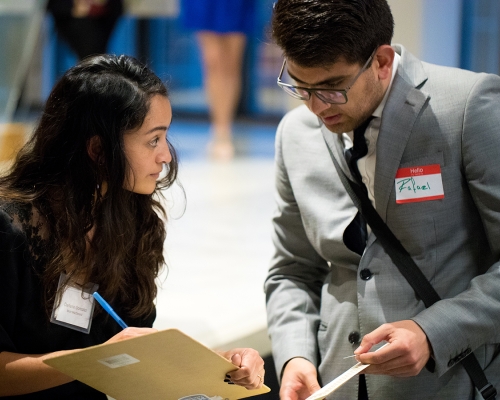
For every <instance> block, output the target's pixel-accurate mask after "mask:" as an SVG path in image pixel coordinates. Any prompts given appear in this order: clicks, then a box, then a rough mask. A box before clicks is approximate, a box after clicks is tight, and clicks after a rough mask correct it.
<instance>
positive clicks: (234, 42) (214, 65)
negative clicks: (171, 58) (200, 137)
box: [181, 0, 256, 161]
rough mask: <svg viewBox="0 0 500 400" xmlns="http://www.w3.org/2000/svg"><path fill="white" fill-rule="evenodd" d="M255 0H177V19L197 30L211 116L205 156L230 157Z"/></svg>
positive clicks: (225, 158) (187, 27)
mask: <svg viewBox="0 0 500 400" xmlns="http://www.w3.org/2000/svg"><path fill="white" fill-rule="evenodd" d="M255 3H256V2H255V0H196V1H194V0H181V22H182V24H183V26H184V27H185V28H186V29H189V30H193V31H196V32H197V39H198V43H199V46H200V50H201V55H202V60H203V70H204V86H205V91H206V95H207V99H208V107H209V112H210V119H211V140H210V142H209V144H208V153H209V156H210V157H211V158H212V159H214V160H219V161H228V160H231V159H232V158H233V157H234V153H235V149H234V143H233V121H234V117H235V114H236V111H237V108H238V104H239V100H240V97H241V89H242V69H243V58H244V53H245V46H246V42H247V37H248V35H249V34H251V33H252V31H253V27H254V21H255V19H254V15H255V7H256V4H255Z"/></svg>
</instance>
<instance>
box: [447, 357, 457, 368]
mask: <svg viewBox="0 0 500 400" xmlns="http://www.w3.org/2000/svg"><path fill="white" fill-rule="evenodd" d="M456 363H457V361H456V360H455V359H454V358H452V359H451V360H450V361H448V368H451V367H453V366H454V365H455V364H456Z"/></svg>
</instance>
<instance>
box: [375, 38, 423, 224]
mask: <svg viewBox="0 0 500 400" xmlns="http://www.w3.org/2000/svg"><path fill="white" fill-rule="evenodd" d="M395 48H396V52H398V53H400V54H401V60H400V64H399V66H398V70H397V72H396V76H395V77H394V81H393V83H392V87H391V92H390V94H389V97H388V99H387V103H386V105H385V107H384V111H383V113H382V121H381V122H382V123H381V126H380V132H379V136H378V140H377V164H376V167H375V199H376V207H377V211H378V213H379V214H380V216H381V217H382V219H383V220H384V221H385V220H386V214H387V207H388V203H389V197H390V193H391V191H392V189H393V187H394V179H395V177H396V172H397V170H398V168H399V165H400V162H401V158H402V156H403V153H404V150H405V148H406V144H407V143H408V139H409V137H410V135H411V133H412V129H413V126H414V125H415V122H416V121H417V119H418V117H419V114H420V112H421V110H422V107H423V106H424V105H425V104H426V102H427V101H428V99H429V96H428V95H427V94H426V93H424V92H423V91H421V90H420V89H418V88H419V87H420V86H421V85H422V84H423V83H424V82H425V81H426V80H427V76H426V74H425V72H424V71H423V68H422V64H421V62H420V61H419V60H418V59H416V58H415V57H413V56H412V55H411V54H409V53H407V52H405V50H404V48H402V47H398V46H395Z"/></svg>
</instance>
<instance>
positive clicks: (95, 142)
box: [87, 135, 103, 163]
mask: <svg viewBox="0 0 500 400" xmlns="http://www.w3.org/2000/svg"><path fill="white" fill-rule="evenodd" d="M87 153H88V155H89V157H90V158H91V159H92V161H94V162H95V163H100V162H98V161H100V160H99V159H100V158H102V157H103V154H102V147H101V138H100V137H99V136H97V135H94V136H92V137H91V138H90V139H89V140H88V141H87Z"/></svg>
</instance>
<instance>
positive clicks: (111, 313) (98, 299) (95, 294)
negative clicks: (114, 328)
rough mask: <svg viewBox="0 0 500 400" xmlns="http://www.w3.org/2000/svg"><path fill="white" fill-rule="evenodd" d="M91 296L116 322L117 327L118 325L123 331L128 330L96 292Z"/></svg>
mask: <svg viewBox="0 0 500 400" xmlns="http://www.w3.org/2000/svg"><path fill="white" fill-rule="evenodd" d="M92 296H94V299H96V300H97V301H98V302H99V304H100V305H101V307H102V308H104V309H105V310H106V312H107V313H108V314H109V315H111V316H112V317H113V319H114V320H115V321H116V322H118V325H120V326H121V327H122V328H123V329H125V328H128V326H127V324H126V323H125V322H123V319H121V318H120V317H119V316H118V314H117V313H115V310H113V309H112V308H111V306H110V305H109V304H108V302H107V301H106V300H104V299H103V298H102V297H101V295H100V294H99V293H97V292H94V293H92Z"/></svg>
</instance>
